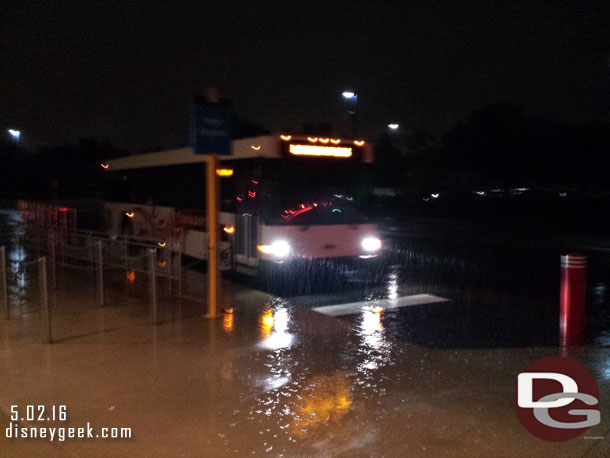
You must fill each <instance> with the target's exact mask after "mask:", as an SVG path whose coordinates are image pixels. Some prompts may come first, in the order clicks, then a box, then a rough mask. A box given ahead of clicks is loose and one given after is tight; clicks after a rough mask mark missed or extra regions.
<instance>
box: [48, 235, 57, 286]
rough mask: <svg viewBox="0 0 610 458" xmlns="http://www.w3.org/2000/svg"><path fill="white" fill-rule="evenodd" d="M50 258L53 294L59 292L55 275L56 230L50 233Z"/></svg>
mask: <svg viewBox="0 0 610 458" xmlns="http://www.w3.org/2000/svg"><path fill="white" fill-rule="evenodd" d="M49 257H50V258H51V259H50V261H51V282H52V283H51V285H52V287H53V294H55V292H56V291H57V277H56V273H55V230H54V229H51V231H50V232H49Z"/></svg>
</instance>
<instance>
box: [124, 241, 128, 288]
mask: <svg viewBox="0 0 610 458" xmlns="http://www.w3.org/2000/svg"><path fill="white" fill-rule="evenodd" d="M123 257H124V259H123V263H124V264H125V275H123V278H125V289H126V290H128V289H129V282H128V280H127V272H128V271H129V264H128V261H127V236H124V237H123Z"/></svg>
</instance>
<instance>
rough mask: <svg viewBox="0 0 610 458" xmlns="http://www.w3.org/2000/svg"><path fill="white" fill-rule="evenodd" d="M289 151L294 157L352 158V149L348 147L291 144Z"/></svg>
mask: <svg viewBox="0 0 610 458" xmlns="http://www.w3.org/2000/svg"><path fill="white" fill-rule="evenodd" d="M288 151H289V152H290V154H292V155H294V156H318V157H322V156H323V157H352V149H351V148H350V147H346V146H318V145H295V144H291V145H290V149H289V150H288Z"/></svg>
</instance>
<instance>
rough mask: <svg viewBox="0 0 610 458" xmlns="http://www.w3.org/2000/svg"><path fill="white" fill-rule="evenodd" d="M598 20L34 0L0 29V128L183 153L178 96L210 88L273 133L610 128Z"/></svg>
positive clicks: (568, 6) (406, 8)
mask: <svg viewBox="0 0 610 458" xmlns="http://www.w3.org/2000/svg"><path fill="white" fill-rule="evenodd" d="M608 24H610V6H608V4H607V2H604V1H602V2H599V3H587V2H584V1H565V2H564V1H549V2H544V3H543V2H536V1H527V2H518V1H514V0H513V1H508V2H503V1H496V0H493V1H490V0H486V1H480V2H473V1H468V2H467V1H459V0H451V1H439V0H423V1H403V2H400V3H399V2H396V3H391V4H390V3H385V4H384V3H383V2H380V1H371V2H353V1H352V2H341V3H339V2H337V3H331V2H310V1H303V2H281V3H274V2H270V1H258V2H255V1H251V2H245V1H242V2H233V1H226V0H225V1H219V2H216V1H214V2H212V1H197V2H169V1H168V2H163V3H159V4H157V3H155V2H152V1H150V2H141V3H139V4H136V3H132V2H127V1H121V2H112V1H106V0H104V1H95V2H94V1H87V0H81V1H78V2H74V3H72V2H67V1H41V2H39V3H28V2H21V1H13V2H8V3H5V4H4V5H3V7H2V13H1V15H0V59H1V65H0V72H1V73H0V75H1V76H0V85H1V86H0V126H1V127H2V128H3V129H4V128H7V127H16V128H20V129H22V131H23V136H24V141H26V140H28V141H30V142H31V143H33V144H57V143H61V142H68V141H73V140H75V139H77V138H78V137H83V136H91V137H95V138H98V139H102V140H108V141H110V142H112V143H114V144H116V145H118V146H122V147H125V148H130V149H134V150H141V149H147V148H151V147H153V146H161V147H173V146H180V145H183V144H184V143H185V142H186V138H187V133H186V125H187V100H188V95H189V94H192V93H196V92H201V91H202V90H203V88H204V87H205V86H206V85H209V84H217V85H221V86H222V87H223V90H224V92H225V94H226V96H228V97H229V98H231V99H233V100H234V104H235V107H236V109H237V111H238V112H239V113H240V114H243V115H245V116H247V117H249V118H251V119H252V120H254V121H257V122H260V123H263V124H264V125H266V126H267V127H268V128H270V129H272V130H276V131H279V130H282V129H284V128H285V127H290V126H294V125H296V124H298V123H300V122H304V121H331V122H333V121H336V120H337V119H338V118H339V116H340V111H339V106H340V98H339V97H340V95H339V94H340V92H341V91H342V90H344V89H346V88H351V89H354V90H356V91H357V92H358V93H359V102H360V109H361V117H362V121H361V122H362V125H363V127H364V128H365V129H367V130H368V131H369V133H374V132H375V131H379V129H381V128H382V127H383V126H384V125H385V124H386V123H387V122H390V121H398V122H400V123H401V126H403V127H405V128H409V129H415V128H419V127H426V128H429V129H433V130H435V131H439V130H444V129H448V128H450V127H451V126H452V124H453V123H454V122H455V120H456V119H459V118H464V117H465V116H467V115H468V113H469V112H471V111H472V110H474V109H477V108H479V107H481V106H482V105H484V104H487V103H493V102H511V103H518V104H525V105H526V106H527V108H528V109H529V110H530V111H531V112H533V113H536V114H544V115H546V116H551V117H555V118H559V119H564V120H570V121H576V122H583V121H591V120H606V119H608V118H609V117H610V41H609V38H610V32H609V31H608V29H607V27H608Z"/></svg>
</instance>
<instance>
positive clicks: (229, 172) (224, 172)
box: [216, 169, 233, 177]
mask: <svg viewBox="0 0 610 458" xmlns="http://www.w3.org/2000/svg"><path fill="white" fill-rule="evenodd" d="M216 175H218V176H219V177H230V176H233V169H216Z"/></svg>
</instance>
